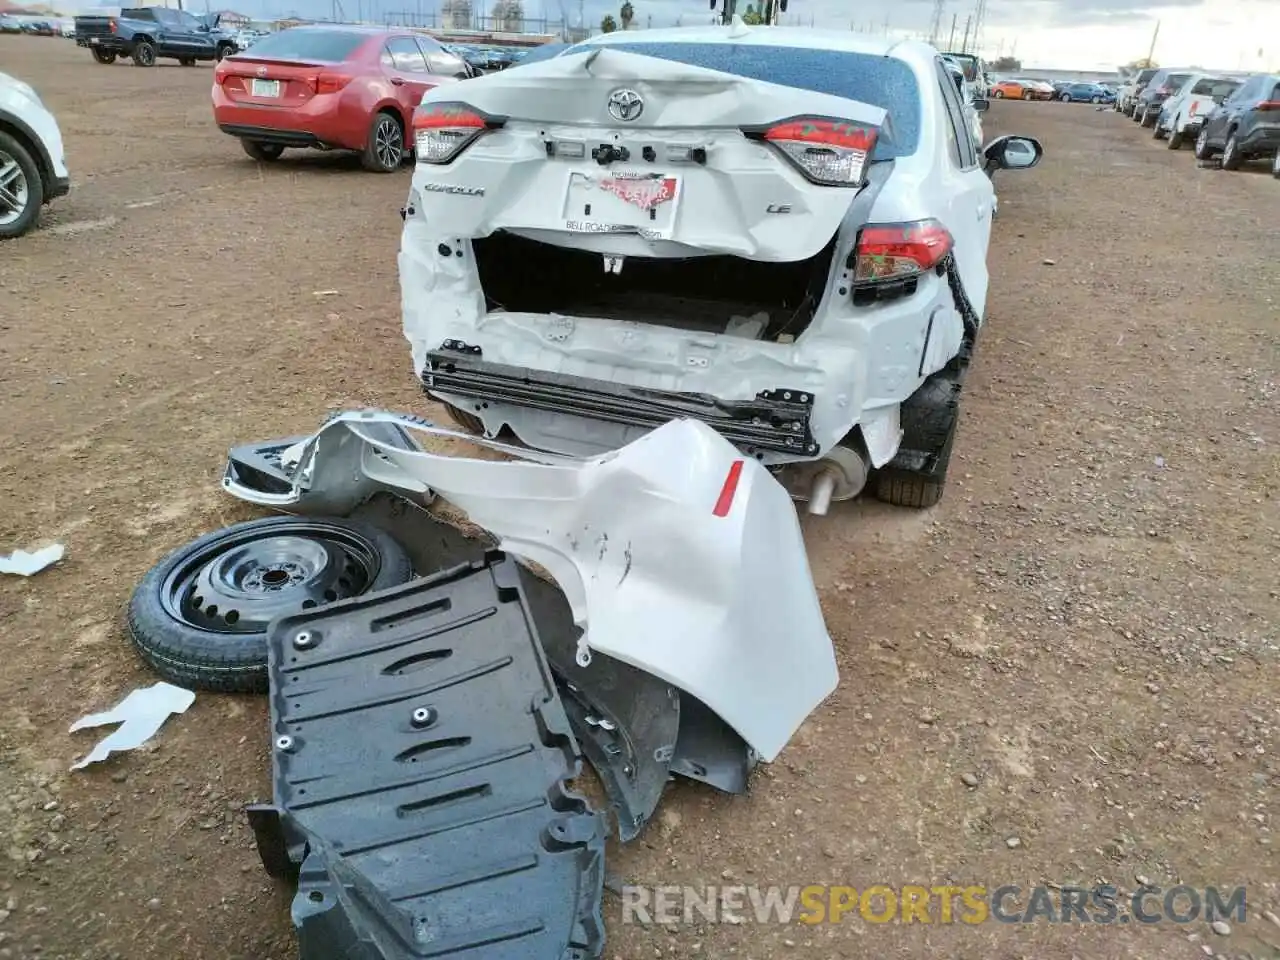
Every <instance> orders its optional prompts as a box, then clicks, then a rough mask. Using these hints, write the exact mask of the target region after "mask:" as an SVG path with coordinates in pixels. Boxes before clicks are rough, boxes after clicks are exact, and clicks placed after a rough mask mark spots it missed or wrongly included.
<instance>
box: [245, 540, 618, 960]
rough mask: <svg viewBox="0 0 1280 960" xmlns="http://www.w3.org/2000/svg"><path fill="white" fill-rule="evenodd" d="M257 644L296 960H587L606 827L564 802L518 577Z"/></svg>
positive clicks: (474, 580) (565, 748)
mask: <svg viewBox="0 0 1280 960" xmlns="http://www.w3.org/2000/svg"><path fill="white" fill-rule="evenodd" d="M269 646H270V678H271V722H272V737H273V752H274V764H273V767H274V771H273V772H274V784H275V811H276V813H277V814H278V823H277V825H276V827H277V828H276V831H275V833H276V836H277V838H278V839H279V841H280V842H279V844H278V845H277V849H276V850H275V860H276V862H277V864H281V863H283V864H287V863H288V862H289V861H290V860H293V861H294V862H295V863H296V860H297V858H298V857H299V856H303V857H304V859H303V860H302V864H301V869H300V872H299V877H298V880H299V883H298V893H297V896H296V898H295V899H294V904H293V920H294V924H295V926H296V927H297V929H298V940H299V952H300V956H301V958H302V960H393V958H395V960H400V958H405V960H408V958H420V957H421V958H427V957H440V958H449V960H543V958H546V960H584V958H594V957H598V956H599V955H600V952H601V950H602V948H603V942H604V928H603V925H602V923H601V919H600V896H601V889H602V883H603V877H604V871H603V856H604V836H605V833H606V830H607V824H606V821H605V818H604V817H603V816H602V815H600V814H597V813H594V812H592V811H591V810H590V809H589V808H588V807H587V805H586V803H585V801H584V800H583V799H582V798H580V797H578V796H576V795H573V794H571V793H569V792H568V791H567V789H566V787H565V783H566V781H567V780H568V779H570V778H572V777H573V776H574V775H575V774H576V773H577V771H578V769H579V760H578V750H577V746H576V744H575V742H574V738H573V736H572V734H571V732H570V727H569V722H568V719H567V717H566V714H565V710H564V707H563V706H562V704H561V702H560V700H559V698H558V697H557V695H556V688H555V684H554V681H553V679H552V675H551V672H550V670H549V669H548V666H547V662H546V660H545V658H544V656H543V654H542V650H541V647H540V644H539V642H538V637H537V631H536V629H535V627H534V622H533V619H532V617H531V616H530V613H529V609H528V606H527V604H526V603H525V600H524V595H523V592H522V590H521V587H520V578H519V572H518V569H517V567H516V564H515V563H514V562H513V561H512V560H510V559H508V558H506V557H504V556H503V555H502V554H500V553H496V552H490V553H487V554H486V555H485V557H484V559H482V560H478V561H475V562H472V563H469V564H465V565H462V566H459V567H455V568H453V569H450V570H446V571H444V572H441V573H438V574H435V575H433V576H431V577H429V578H426V579H423V580H416V581H413V582H411V583H409V584H406V585H405V586H402V587H394V588H392V589H390V590H385V591H381V592H379V593H376V594H370V595H367V596H365V597H361V598H356V599H354V600H350V601H345V602H340V603H336V604H333V605H332V606H327V607H323V608H320V609H319V610H317V611H315V612H314V613H307V614H304V615H298V616H294V617H288V618H284V619H282V620H279V621H277V622H276V623H275V624H273V625H272V629H271V633H270V637H269ZM267 814H268V811H263V810H262V809H261V808H260V809H259V811H258V817H259V818H260V819H261V818H263V817H264V816H266V815H267ZM270 834H271V830H270V829H258V835H259V843H260V846H263V838H264V836H270ZM267 846H270V844H267ZM263 859H264V861H267V862H268V868H269V869H270V868H271V866H272V864H271V859H272V857H271V856H269V851H266V850H264V857H263ZM273 872H274V871H273Z"/></svg>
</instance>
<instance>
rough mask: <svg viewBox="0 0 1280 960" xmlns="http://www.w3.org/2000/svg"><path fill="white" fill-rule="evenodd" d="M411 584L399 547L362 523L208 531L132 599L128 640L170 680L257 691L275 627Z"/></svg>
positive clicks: (295, 520)
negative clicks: (283, 619) (336, 603)
mask: <svg viewBox="0 0 1280 960" xmlns="http://www.w3.org/2000/svg"><path fill="white" fill-rule="evenodd" d="M412 577H413V567H412V564H411V563H410V561H409V557H408V554H406V553H405V551H404V548H403V547H401V546H400V544H398V543H397V542H396V541H395V540H394V539H393V538H392V537H391V536H390V535H389V534H387V533H385V532H384V531H382V530H379V529H378V528H377V527H373V526H370V525H369V524H366V523H357V522H355V521H351V520H343V519H336V518H335V519H331V518H325V517H267V518H266V519H262V520H250V521H248V522H246V523H237V524H234V525H233V526H230V527H227V528H225V529H223V530H217V531H215V532H213V533H209V534H205V535H204V536H202V537H199V538H198V539H196V540H193V541H192V542H191V543H188V544H187V545H186V546H184V547H179V548H178V549H177V550H175V551H173V552H172V553H170V554H169V555H168V556H167V557H165V558H164V559H163V560H161V561H160V562H159V563H158V564H156V565H155V566H154V567H152V568H151V570H150V571H149V572H148V573H147V575H146V576H144V577H143V578H142V582H141V583H139V584H138V586H137V589H135V590H134V592H133V597H132V598H131V599H130V601H129V609H128V621H129V623H128V626H129V637H130V640H131V641H132V642H133V645H134V647H135V648H136V649H137V651H138V653H139V655H140V656H141V657H142V659H143V660H145V661H146V662H147V664H148V665H150V667H151V668H152V669H153V670H154V671H155V672H156V673H157V674H158V675H159V676H160V677H161V678H162V679H164V680H168V681H169V682H170V683H175V684H177V685H179V686H183V687H188V688H192V689H197V690H216V691H221V692H240V693H251V692H262V691H265V690H266V689H267V627H268V625H269V624H270V623H271V621H272V620H274V619H276V618H277V617H280V616H286V615H289V614H295V613H301V612H302V611H304V610H308V609H311V608H314V607H319V606H323V605H324V604H326V603H332V602H334V601H336V600H344V599H347V598H349V597H358V596H361V595H363V594H366V593H373V592H374V591H376V590H383V589H386V588H387V587H394V586H397V585H399V584H402V583H406V582H407V581H409V580H410V579H411V578H412Z"/></svg>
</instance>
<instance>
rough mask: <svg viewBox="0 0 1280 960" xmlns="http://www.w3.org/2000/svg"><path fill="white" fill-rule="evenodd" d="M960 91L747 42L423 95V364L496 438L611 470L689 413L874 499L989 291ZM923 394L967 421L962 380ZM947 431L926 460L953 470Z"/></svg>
mask: <svg viewBox="0 0 1280 960" xmlns="http://www.w3.org/2000/svg"><path fill="white" fill-rule="evenodd" d="M815 38H819V40H820V41H821V43H820V42H819V40H816V39H815ZM822 43H825V44H828V47H823V46H822V45H821V44H822ZM859 45H861V46H866V47H868V49H866V50H861V49H858V46H859ZM871 46H874V47H875V48H876V49H870V47H871ZM898 48H901V55H899V53H898V52H892V51H896V50H897V49H898ZM940 84H942V85H945V87H947V88H949V91H950V93H949V95H950V96H951V97H952V98H955V91H954V88H953V87H952V85H951V83H950V80H949V78H948V76H947V74H946V70H945V67H944V66H943V65H942V61H941V60H939V59H938V58H937V56H936V54H934V53H933V52H932V51H931V49H930V48H927V47H924V46H923V45H920V44H899V45H894V44H893V43H892V42H891V41H883V42H881V41H877V40H868V39H867V38H858V39H855V40H846V39H844V38H843V37H841V36H839V35H835V34H823V33H821V32H813V31H788V30H780V29H777V28H773V29H770V30H768V31H752V30H749V29H748V28H743V27H741V26H740V25H735V26H732V27H729V28H711V29H703V28H699V29H695V30H673V31H646V32H645V34H644V37H643V38H628V37H621V38H620V39H616V40H615V39H613V38H611V37H610V38H601V39H600V42H598V43H597V42H596V41H592V43H590V44H586V45H582V46H580V47H579V48H576V49H575V50H572V51H570V52H569V53H567V54H564V55H562V56H560V57H557V58H554V59H551V60H548V61H545V62H542V63H537V64H531V65H528V66H526V67H522V68H521V69H520V70H518V71H512V72H511V73H509V74H497V75H493V76H489V77H484V78H481V79H479V80H476V81H473V82H469V83H468V84H466V85H465V89H464V88H463V87H458V88H455V89H454V90H452V91H447V92H446V91H432V92H429V93H428V94H427V96H426V97H425V98H424V100H423V103H422V105H421V106H420V108H419V110H418V111H417V114H416V116H415V119H414V135H415V146H416V151H417V159H418V163H417V165H416V170H415V173H414V179H413V186H412V188H411V192H410V196H409V201H408V203H407V205H406V207H405V211H404V214H405V227H404V232H403V237H402V243H401V252H400V275H401V285H402V297H403V311H404V324H405V333H406V336H407V337H408V338H409V340H410V342H411V343H412V346H413V356H414V363H415V369H416V371H417V373H418V374H419V375H420V376H421V377H422V379H423V381H424V384H425V386H426V388H427V390H428V391H429V392H430V393H431V394H432V395H433V396H435V397H437V398H438V399H440V400H442V401H444V402H445V403H446V404H447V405H448V406H449V407H450V409H451V412H452V413H453V414H454V415H455V417H456V418H457V419H458V420H459V421H460V422H461V423H462V424H463V425H464V426H466V427H468V428H469V429H471V430H473V431H474V432H477V433H483V434H485V435H487V436H496V435H498V433H499V432H501V431H502V430H503V429H504V428H509V429H510V430H511V431H512V432H514V434H515V435H516V436H517V437H518V438H519V439H520V440H522V441H523V442H525V443H526V444H528V445H530V446H532V447H535V448H538V449H542V450H549V451H553V452H557V453H562V454H571V455H593V454H597V453H600V452H603V451H607V450H613V449H617V448H619V447H622V446H624V445H625V444H626V443H628V442H630V441H631V440H634V439H636V438H637V437H638V436H640V435H641V434H643V433H644V432H647V431H649V430H651V429H653V428H655V427H657V426H659V425H661V424H663V423H665V422H667V421H669V420H672V419H676V418H681V417H692V418H696V419H699V420H702V421H703V422H705V423H708V424H709V425H711V426H712V427H714V428H715V429H716V430H717V431H719V432H720V433H721V434H722V435H723V436H725V437H726V438H727V439H728V440H730V441H731V442H732V443H734V444H735V445H737V446H738V447H739V448H740V449H741V450H743V451H744V453H746V454H747V455H749V456H752V457H754V458H756V459H758V460H760V461H761V462H763V463H764V464H766V465H767V466H770V467H771V468H772V469H774V471H775V473H776V474H777V475H778V477H779V479H780V480H781V481H782V482H783V483H784V485H785V486H786V487H787V488H788V490H789V491H790V492H791V493H792V494H793V495H795V496H798V497H801V498H810V499H811V500H813V501H815V502H814V503H813V504H812V507H813V508H816V509H815V511H814V512H824V511H825V507H826V503H827V502H829V501H830V500H831V499H833V498H834V499H841V498H846V497H851V496H854V495H856V494H857V493H858V492H859V491H860V490H861V488H862V487H863V485H864V483H865V482H866V480H867V477H868V474H869V471H870V470H871V469H873V468H884V467H887V466H889V465H890V461H893V460H894V459H895V457H896V456H897V455H898V454H899V453H900V446H906V445H905V444H900V441H901V440H902V435H903V426H904V424H903V419H904V416H906V414H904V411H903V404H904V402H906V401H908V400H909V398H911V397H912V396H913V394H917V393H918V392H921V388H922V385H925V384H926V381H927V380H928V379H929V378H930V376H931V375H933V374H936V373H938V372H939V371H942V370H943V369H944V368H946V367H948V365H951V366H952V367H955V366H956V361H957V358H958V357H960V356H961V355H962V354H963V353H964V347H965V343H966V337H968V339H972V334H973V332H974V331H976V327H977V324H978V323H979V322H980V317H981V312H982V307H983V302H984V300H985V294H986V267H985V257H986V245H987V239H988V230H989V222H990V210H991V207H992V205H993V200H994V194H993V192H992V189H991V185H990V181H989V179H988V178H987V177H985V176H983V175H982V174H981V171H980V169H979V166H978V159H977V157H978V153H977V151H976V149H975V148H974V147H973V145H972V143H971V142H968V136H967V135H966V132H965V130H964V128H963V126H962V127H961V128H960V135H961V137H962V138H963V140H964V141H966V142H965V143H964V144H956V150H958V151H959V150H963V151H964V152H965V153H966V154H967V156H968V159H969V160H970V163H969V164H968V167H969V169H970V172H972V173H973V174H974V176H973V177H972V178H971V179H970V178H963V182H951V181H949V180H944V181H943V187H942V188H939V187H937V186H935V185H934V183H933V181H934V179H935V177H934V169H933V168H934V166H935V164H936V154H937V152H938V149H939V147H938V141H937V137H938V133H937V131H935V130H934V129H933V126H934V125H935V123H934V121H936V119H937V118H936V116H935V115H932V114H931V113H930V111H931V110H934V109H937V101H936V100H935V99H933V98H935V97H936V98H945V97H946V96H948V94H947V93H946V92H944V91H943V90H941V89H940ZM947 106H950V107H952V108H953V109H954V110H955V111H956V113H957V114H958V115H962V114H961V107H960V105H959V103H958V98H957V102H956V103H955V104H949V103H948V104H947ZM890 115H892V122H890ZM961 123H963V121H961ZM941 149H943V150H945V149H946V148H945V147H942V148H941ZM1037 158H1038V156H1037ZM960 179H961V178H952V180H956V181H959V180H960ZM890 186H891V187H892V189H889V188H888V187H890ZM957 198H959V199H957ZM975 212H976V213H977V216H976V217H975ZM924 392H926V393H927V394H928V395H929V400H930V403H931V404H934V405H935V406H936V405H937V404H938V403H940V404H941V409H942V410H943V415H944V417H945V416H948V415H949V416H950V417H951V418H952V419H951V421H949V423H950V425H952V426H953V423H954V393H955V392H958V387H956V388H955V389H954V390H953V389H952V387H951V386H950V385H942V387H941V388H939V389H930V390H927V391H924ZM931 409H932V408H931ZM935 419H936V418H935ZM935 427H936V424H935ZM933 433H934V434H935V435H936V436H933V437H931V438H930V443H931V444H932V446H933V449H932V450H930V451H925V452H923V453H921V452H920V451H916V453H917V454H919V455H918V456H917V457H916V460H917V461H918V462H917V463H916V466H918V467H922V468H926V469H927V468H929V467H930V464H929V463H928V462H926V461H928V460H929V458H930V457H933V458H934V460H937V459H938V458H939V457H941V462H942V470H943V471H945V458H946V455H947V454H949V449H950V429H949V427H948V426H947V425H944V426H943V427H942V428H941V429H940V430H939V429H934V430H933ZM933 466H936V463H935V464H933ZM939 479H940V478H939ZM939 489H940V487H939ZM907 499H910V498H907ZM933 499H934V500H936V496H935V497H933ZM930 502H932V501H930ZM915 505H920V506H924V505H928V503H924V502H921V503H917V504H915Z"/></svg>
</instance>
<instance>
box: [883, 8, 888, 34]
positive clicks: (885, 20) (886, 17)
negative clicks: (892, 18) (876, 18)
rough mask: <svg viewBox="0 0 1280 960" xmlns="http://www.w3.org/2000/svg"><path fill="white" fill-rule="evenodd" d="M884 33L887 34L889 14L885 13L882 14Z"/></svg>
mask: <svg viewBox="0 0 1280 960" xmlns="http://www.w3.org/2000/svg"><path fill="white" fill-rule="evenodd" d="M884 35H885V36H886V37H887V36H888V35H889V14H887V13H886V14H885V15H884Z"/></svg>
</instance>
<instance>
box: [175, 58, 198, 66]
mask: <svg viewBox="0 0 1280 960" xmlns="http://www.w3.org/2000/svg"><path fill="white" fill-rule="evenodd" d="M178 62H179V63H180V64H182V65H183V66H184V67H194V66H195V65H196V58H195V57H179V58H178Z"/></svg>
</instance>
